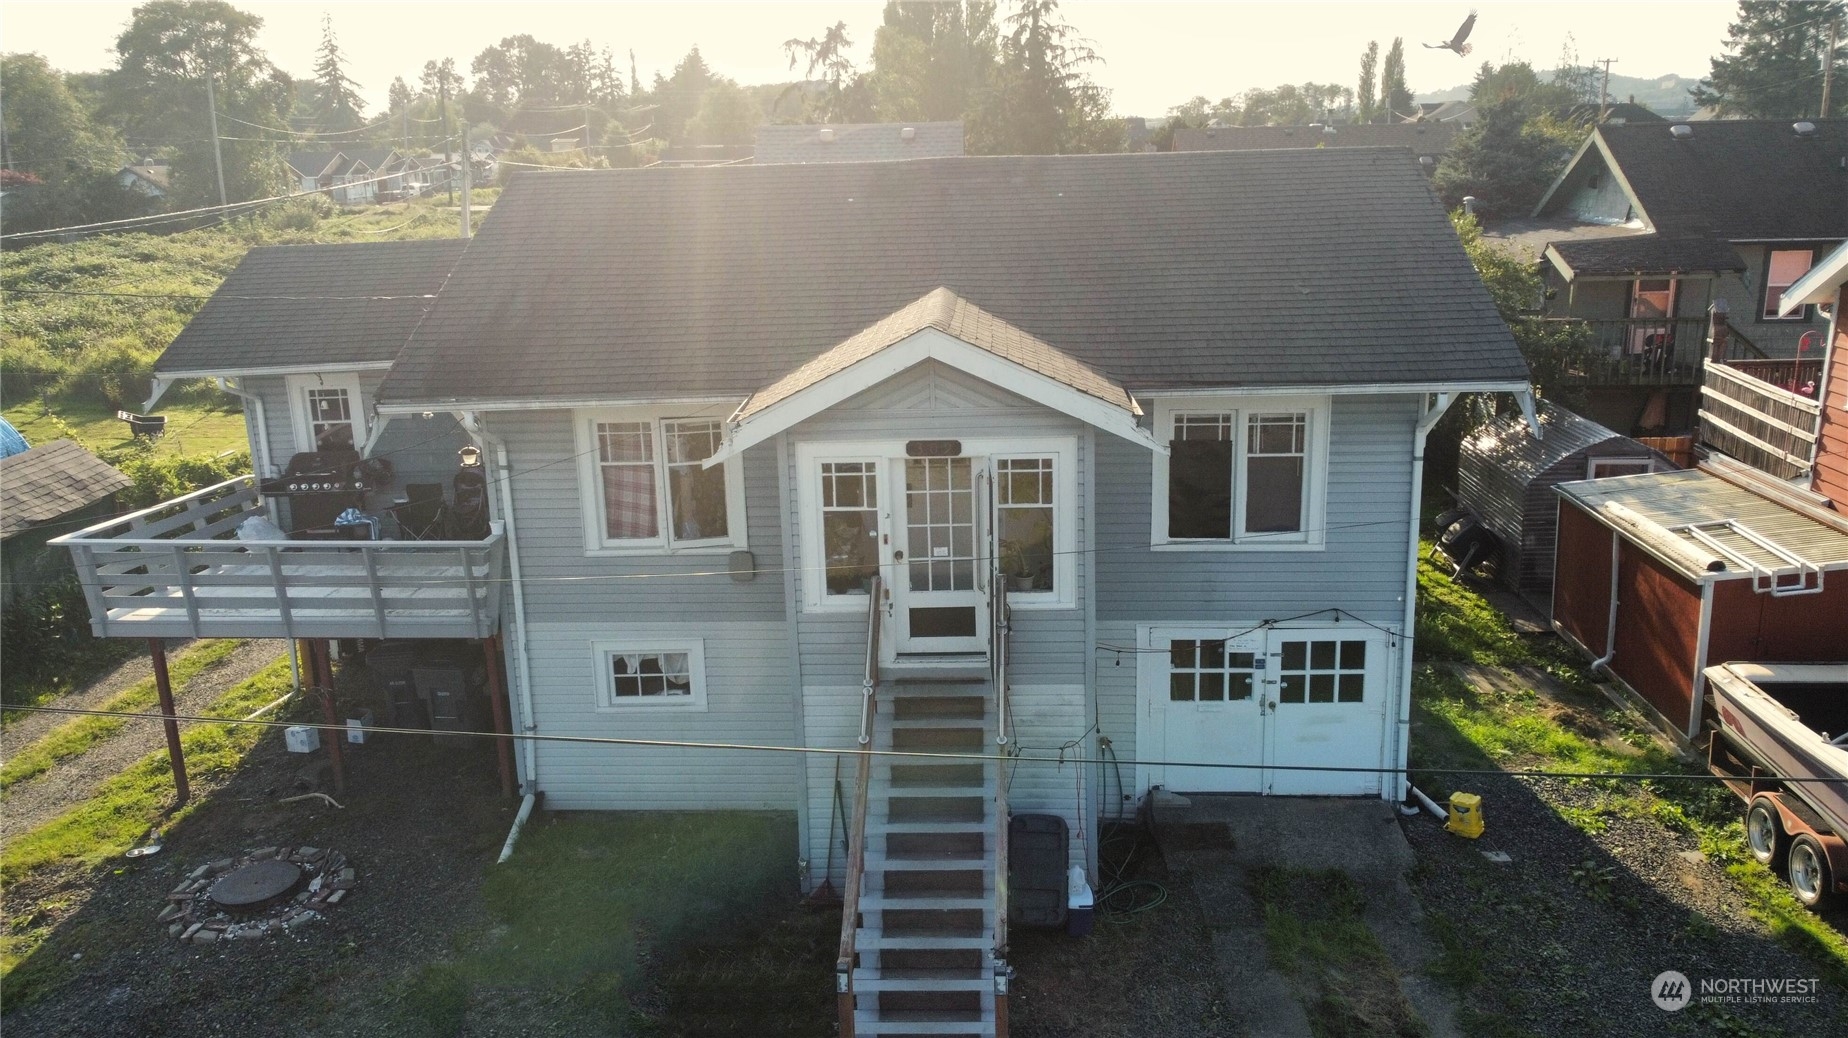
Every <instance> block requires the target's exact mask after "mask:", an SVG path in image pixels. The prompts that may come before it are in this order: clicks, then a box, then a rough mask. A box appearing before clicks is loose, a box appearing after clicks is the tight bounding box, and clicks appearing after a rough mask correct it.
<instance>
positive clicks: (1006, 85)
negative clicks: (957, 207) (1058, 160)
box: [969, 0, 1124, 155]
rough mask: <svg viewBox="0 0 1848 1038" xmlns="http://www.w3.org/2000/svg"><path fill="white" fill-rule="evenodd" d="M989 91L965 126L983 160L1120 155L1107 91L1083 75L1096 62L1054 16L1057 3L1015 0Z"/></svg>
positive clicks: (1118, 128) (1120, 137) (1119, 127)
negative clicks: (986, 157) (1017, 2)
mask: <svg viewBox="0 0 1848 1038" xmlns="http://www.w3.org/2000/svg"><path fill="white" fill-rule="evenodd" d="M1006 25H1007V29H1008V32H1007V35H1006V36H1005V37H1004V38H1003V39H1002V41H1001V62H1000V65H999V67H998V69H997V75H996V79H995V83H994V86H993V88H992V89H991V90H989V91H988V93H987V98H986V99H985V101H984V103H983V104H982V106H981V108H980V109H979V110H978V111H977V113H976V117H975V119H974V125H973V126H971V127H970V133H969V136H970V137H971V138H972V141H973V144H974V149H973V150H975V151H976V152H978V153H983V154H990V155H1060V154H1068V153H1074V152H1101V151H1121V150H1122V149H1123V146H1124V129H1123V124H1122V121H1121V120H1118V119H1113V118H1111V117H1110V93H1109V91H1107V90H1105V89H1104V88H1102V87H1100V86H1098V85H1097V84H1096V83H1095V82H1093V81H1092V80H1091V77H1090V76H1088V75H1086V74H1085V71H1084V70H1085V68H1086V67H1087V66H1089V65H1094V64H1098V63H1100V62H1102V61H1103V59H1102V58H1100V57H1098V55H1097V52H1096V51H1094V50H1092V49H1091V45H1090V42H1089V41H1088V40H1086V39H1084V38H1083V37H1081V36H1079V35H1078V30H1077V29H1076V28H1074V27H1073V26H1072V25H1071V24H1070V23H1068V22H1066V21H1065V19H1064V17H1063V16H1061V15H1060V14H1059V4H1058V0H1020V7H1019V9H1018V10H1016V11H1014V13H1012V14H1010V15H1008V16H1007V19H1006Z"/></svg>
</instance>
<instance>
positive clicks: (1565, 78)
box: [1553, 33, 1604, 105]
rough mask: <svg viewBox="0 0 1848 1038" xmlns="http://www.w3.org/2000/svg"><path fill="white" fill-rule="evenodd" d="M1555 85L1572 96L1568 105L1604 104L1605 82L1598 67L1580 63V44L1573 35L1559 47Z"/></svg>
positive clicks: (1567, 37)
mask: <svg viewBox="0 0 1848 1038" xmlns="http://www.w3.org/2000/svg"><path fill="white" fill-rule="evenodd" d="M1553 85H1554V86H1556V87H1558V88H1560V90H1562V91H1564V92H1565V94H1568V95H1570V96H1571V98H1572V99H1571V100H1570V101H1569V102H1567V103H1568V104H1582V105H1595V104H1603V103H1604V81H1603V80H1602V79H1601V78H1599V76H1598V69H1597V66H1595V65H1586V64H1583V63H1582V62H1580V61H1579V52H1578V42H1577V41H1576V40H1574V39H1573V38H1572V34H1571V33H1567V34H1566V42H1565V43H1563V44H1561V45H1560V47H1559V67H1558V68H1556V69H1554V70H1553Z"/></svg>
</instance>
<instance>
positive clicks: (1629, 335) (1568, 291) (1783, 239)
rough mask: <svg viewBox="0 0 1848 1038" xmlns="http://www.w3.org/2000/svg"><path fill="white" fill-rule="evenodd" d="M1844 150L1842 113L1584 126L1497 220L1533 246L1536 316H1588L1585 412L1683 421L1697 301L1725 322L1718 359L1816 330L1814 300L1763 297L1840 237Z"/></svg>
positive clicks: (1794, 340) (1756, 352) (1784, 349)
mask: <svg viewBox="0 0 1848 1038" xmlns="http://www.w3.org/2000/svg"><path fill="white" fill-rule="evenodd" d="M1844 162H1848V119H1833V120H1814V121H1804V122H1796V123H1791V122H1787V121H1777V120H1736V121H1723V122H1713V123H1701V124H1692V123H1675V124H1672V125H1670V124H1665V123H1661V122H1632V123H1627V124H1625V125H1621V126H1620V125H1615V124H1613V123H1606V124H1604V125H1601V126H1598V127H1596V128H1595V129H1594V131H1593V132H1592V135H1591V136H1590V138H1588V139H1587V140H1586V142H1585V144H1584V146H1583V147H1581V148H1580V149H1579V151H1578V153H1577V155H1576V156H1574V158H1573V159H1572V161H1571V162H1570V163H1569V164H1568V165H1567V167H1566V169H1565V170H1564V171H1563V172H1562V173H1561V174H1560V175H1559V177H1558V179H1557V180H1555V181H1554V183H1553V185H1552V186H1551V187H1550V188H1549V189H1548V190H1547V192H1546V194H1545V196H1544V197H1542V198H1541V200H1540V202H1539V204H1538V205H1536V206H1535V207H1534V211H1533V214H1532V220H1531V221H1529V222H1527V223H1524V224H1517V225H1515V226H1512V227H1505V228H1501V229H1499V232H1498V233H1500V234H1502V235H1504V236H1508V237H1510V238H1513V239H1515V241H1514V242H1513V243H1514V244H1516V245H1517V246H1521V245H1525V247H1526V248H1527V249H1528V250H1529V251H1532V252H1533V253H1534V254H1535V255H1536V256H1537V257H1538V258H1539V259H1540V261H1541V271H1542V274H1543V276H1544V278H1545V282H1546V288H1547V292H1548V298H1547V302H1546V314H1547V316H1548V317H1552V318H1571V319H1575V320H1582V321H1584V322H1585V323H1586V325H1587V326H1588V327H1589V328H1590V330H1591V333H1592V336H1593V338H1594V341H1595V343H1596V344H1597V346H1598V348H1599V350H1600V351H1601V359H1600V361H1599V362H1598V363H1597V364H1596V365H1595V366H1593V367H1592V368H1591V369H1590V370H1587V371H1586V372H1585V373H1584V377H1585V380H1586V382H1587V383H1588V384H1589V385H1590V386H1591V387H1592V389H1593V390H1594V391H1605V392H1603V393H1602V395H1600V394H1598V393H1594V399H1593V403H1592V408H1591V410H1590V412H1589V413H1590V414H1591V416H1592V417H1595V418H1597V419H1598V420H1599V421H1602V422H1604V423H1605V424H1607V425H1610V426H1611V427H1613V428H1615V429H1618V430H1620V431H1627V430H1630V429H1632V428H1633V427H1638V426H1640V427H1643V428H1650V427H1657V426H1659V427H1664V428H1666V429H1668V430H1669V431H1672V432H1682V431H1687V430H1688V429H1689V428H1690V427H1691V426H1692V425H1693V421H1694V410H1693V404H1694V400H1695V397H1696V395H1697V394H1696V391H1697V389H1698V387H1699V386H1700V385H1701V382H1702V378H1703V370H1702V364H1701V361H1702V358H1703V357H1705V356H1706V354H1707V352H1708V349H1707V323H1708V322H1707V316H1708V312H1709V310H1710V309H1716V308H1717V309H1719V310H1721V311H1722V312H1723V313H1724V314H1725V317H1726V321H1727V323H1728V324H1729V326H1730V327H1729V334H1728V339H1729V342H1730V345H1729V348H1728V353H1727V354H1726V355H1725V356H1723V357H1722V358H1721V359H1722V360H1735V359H1737V360H1757V359H1763V358H1771V359H1784V358H1794V357H1796V356H1797V355H1798V347H1799V344H1800V343H1801V342H1802V341H1803V338H1804V336H1805V335H1806V334H1809V333H1818V334H1819V333H1820V330H1821V328H1822V326H1823V321H1822V320H1821V318H1820V317H1819V316H1818V315H1817V313H1816V312H1815V308H1813V307H1805V308H1803V309H1800V310H1797V311H1794V312H1792V313H1789V314H1785V313H1783V312H1781V311H1780V309H1779V305H1778V304H1779V300H1780V298H1781V296H1782V294H1783V292H1784V291H1785V289H1787V288H1788V287H1789V286H1790V285H1791V283H1792V282H1794V281H1796V280H1797V279H1798V278H1800V277H1802V276H1803V273H1804V272H1805V271H1807V270H1808V269H1809V268H1810V265H1811V264H1812V263H1814V262H1815V260H1816V259H1817V258H1819V257H1820V256H1821V255H1822V254H1824V253H1826V252H1827V251H1828V250H1829V249H1831V248H1833V247H1834V246H1835V245H1836V244H1837V243H1839V242H1841V241H1842V240H1843V239H1844V238H1848V204H1844V202H1843V199H1844V198H1845V197H1848V173H1844V170H1843V163H1844ZM1811 338H1812V339H1813V338H1815V335H1811ZM1652 395H1653V396H1655V397H1656V398H1657V402H1656V404H1655V405H1654V406H1653V407H1650V408H1645V407H1644V401H1646V400H1647V399H1648V397H1650V396H1652ZM1646 410H1647V411H1652V412H1653V413H1651V414H1649V415H1648V417H1650V418H1660V419H1661V420H1660V421H1655V422H1649V421H1639V415H1642V414H1644V412H1645V411H1646Z"/></svg>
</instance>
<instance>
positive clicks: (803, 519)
mask: <svg viewBox="0 0 1848 1038" xmlns="http://www.w3.org/2000/svg"><path fill="white" fill-rule="evenodd" d="M905 442H906V441H904V440H888V441H872V442H868V441H859V442H843V443H830V442H825V441H811V442H805V443H798V444H796V509H797V516H798V517H799V518H798V528H799V529H800V531H801V537H800V541H799V550H800V552H801V554H800V556H799V557H800V558H801V559H802V560H803V562H802V609H803V611H804V612H810V613H865V612H866V596H865V595H828V594H825V593H824V591H825V589H826V586H827V585H826V582H825V581H824V580H823V579H822V567H821V566H820V565H818V564H816V563H815V562H814V561H812V560H816V559H819V558H820V557H821V463H822V462H824V461H859V462H867V461H872V462H878V463H879V479H880V485H879V493H880V494H881V495H882V497H881V499H880V505H879V525H880V538H879V541H880V544H879V567H880V572H881V573H882V574H884V575H885V576H886V578H887V579H888V580H889V579H891V576H892V573H893V568H892V567H893V562H892V545H891V544H890V543H889V538H890V535H891V533H892V532H893V529H892V528H893V525H894V523H895V522H896V521H897V520H896V516H895V513H894V509H895V508H896V507H897V502H896V501H893V500H891V497H892V479H893V472H892V464H893V462H894V461H895V460H903V458H904V457H905ZM961 442H962V445H963V455H964V456H972V457H980V458H986V459H988V460H989V461H990V462H993V461H997V460H1000V459H1003V458H1051V459H1053V461H1052V492H1053V497H1054V504H1053V524H1052V550H1053V553H1054V554H1053V570H1052V586H1053V590H1051V591H1035V592H1021V591H1010V592H1008V595H1007V600H1008V605H1009V606H1010V607H1011V608H1015V609H1024V610H1029V611H1031V610H1054V609H1072V608H1075V607H1076V605H1077V601H1078V588H1077V585H1078V565H1077V544H1078V533H1077V527H1078V440H1077V438H1076V437H1069V436H1064V437H1038V438H1030V439H964V440H962V441H961ZM986 504H987V506H988V509H989V510H990V511H991V512H992V511H993V509H994V488H993V487H992V486H991V487H989V489H988V499H987V501H986ZM984 521H985V522H988V523H990V524H992V523H993V522H994V517H993V516H992V515H990V516H988V517H987V518H986V519H985V520H984ZM991 532H992V531H991Z"/></svg>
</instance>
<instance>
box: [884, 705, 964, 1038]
mask: <svg viewBox="0 0 1848 1038" xmlns="http://www.w3.org/2000/svg"><path fill="white" fill-rule="evenodd" d="M993 699H994V695H993V685H992V683H991V681H990V680H989V679H987V678H975V679H954V678H951V679H942V680H927V679H917V678H912V679H908V680H900V681H895V682H894V683H893V684H892V685H890V686H889V687H887V688H886V689H885V690H884V695H883V697H882V699H881V701H880V702H879V705H878V709H877V710H876V712H875V714H874V723H873V748H874V749H881V750H885V749H890V750H899V751H916V752H921V753H986V752H988V751H989V749H990V747H992V746H993V745H994V719H993V717H992V716H991V714H992V711H991V710H990V704H991V703H992V702H993ZM998 770H999V765H998V764H996V763H994V762H993V761H987V762H978V761H967V760H956V761H945V762H935V761H930V760H928V759H924V758H906V757H878V758H875V760H874V763H873V765H872V776H873V777H872V781H871V782H870V783H869V785H868V790H867V796H868V803H867V816H866V857H865V874H864V878H863V880H862V892H861V895H860V904H859V909H860V911H859V917H860V918H859V921H858V922H859V925H858V927H857V934H856V938H855V942H854V943H855V947H856V948H857V949H858V951H859V964H858V965H857V966H856V967H855V968H854V971H853V978H852V979H853V992H854V996H855V1003H856V1004H855V1007H854V1032H853V1033H854V1034H855V1035H857V1036H860V1038H874V1036H884V1035H911V1034H931V1035H970V1036H975V1035H980V1036H983V1038H995V1036H996V1029H995V1023H996V1020H995V969H996V965H997V964H996V961H995V956H994V948H995V937H996V932H995V912H996V904H995V876H996V872H995V869H996V866H997V861H996V855H995V854H994V853H993V850H994V847H995V842H996V839H997V833H998V832H999V831H1000V828H999V825H998V822H997V819H996V817H995V812H996V808H997V804H996V798H995V792H996V785H997V783H998V782H999V780H1000V776H999V775H998V774H997V771H998Z"/></svg>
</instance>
